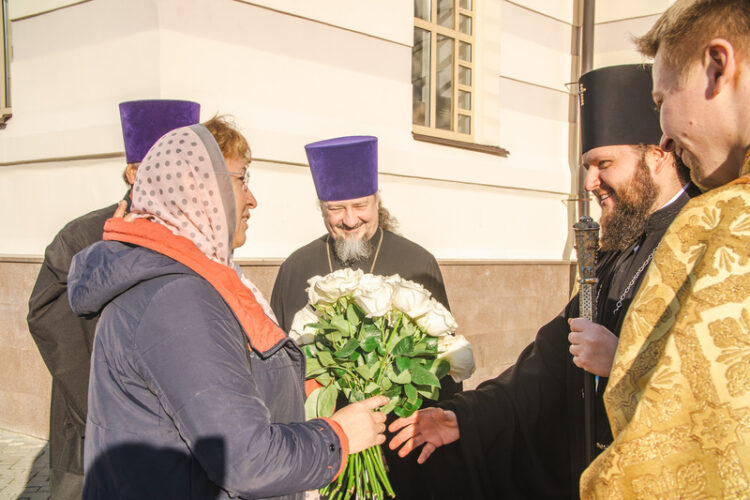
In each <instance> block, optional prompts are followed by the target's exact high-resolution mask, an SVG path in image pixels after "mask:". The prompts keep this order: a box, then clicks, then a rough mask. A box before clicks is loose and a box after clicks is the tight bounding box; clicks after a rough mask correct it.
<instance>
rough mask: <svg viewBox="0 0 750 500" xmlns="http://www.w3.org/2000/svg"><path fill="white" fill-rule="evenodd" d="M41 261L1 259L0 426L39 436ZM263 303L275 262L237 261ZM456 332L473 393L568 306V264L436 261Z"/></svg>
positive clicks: (42, 431) (44, 390)
mask: <svg viewBox="0 0 750 500" xmlns="http://www.w3.org/2000/svg"><path fill="white" fill-rule="evenodd" d="M40 264H41V259H25V258H0V345H2V349H1V350H0V428H4V429H9V430H13V431H16V432H22V433H24V434H28V435H31V436H37V437H40V438H46V437H47V434H48V430H49V394H50V387H51V378H50V375H49V372H48V371H47V368H46V366H45V365H44V362H43V361H42V359H41V357H40V355H39V351H38V350H37V348H36V344H34V341H33V340H32V338H31V335H30V334H29V330H28V327H27V325H26V314H27V313H28V298H29V295H30V294H31V290H32V288H33V286H34V282H35V281H36V277H37V274H38V273H39V267H40ZM241 264H242V268H243V270H244V271H245V273H246V274H247V276H248V277H249V278H250V279H251V280H253V281H254V282H255V284H256V285H257V286H258V287H259V288H260V289H261V291H262V292H263V293H264V294H266V296H267V297H269V298H270V295H271V290H272V288H273V282H274V280H275V279H276V273H277V272H278V266H279V264H280V261H278V260H268V261H248V262H242V263H241ZM440 267H441V269H442V271H443V275H444V278H445V284H446V288H447V291H448V300H449V301H450V305H451V310H452V311H453V314H454V315H455V317H456V320H457V321H458V324H459V333H460V334H462V335H465V336H466V337H467V338H468V339H469V340H470V341H471V343H472V344H473V346H474V356H475V359H476V362H477V371H476V373H475V374H474V375H473V376H472V377H471V378H470V379H469V380H467V381H466V382H464V388H466V389H472V388H474V387H476V385H477V384H478V383H479V382H481V381H483V380H486V379H488V378H491V377H494V376H496V375H498V374H499V373H501V372H502V371H503V370H504V369H506V368H507V367H508V366H510V365H512V364H513V362H514V361H515V359H516V357H517V356H518V354H519V353H520V352H521V350H522V349H523V348H524V347H525V346H526V345H528V344H529V343H530V342H531V341H532V340H533V339H534V336H535V335H536V331H537V329H538V328H539V327H540V326H541V325H543V324H544V323H546V322H547V321H549V320H550V319H552V318H553V317H554V316H555V314H557V313H558V312H559V311H560V310H561V309H562V308H563V307H564V306H565V304H566V303H567V301H568V295H569V290H570V289H571V286H570V285H571V282H572V272H574V269H573V266H572V265H571V264H570V263H568V262H513V261H509V262H504V261H481V262H480V261H447V260H446V261H441V262H440Z"/></svg>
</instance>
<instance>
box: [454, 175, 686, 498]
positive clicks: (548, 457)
mask: <svg viewBox="0 0 750 500" xmlns="http://www.w3.org/2000/svg"><path fill="white" fill-rule="evenodd" d="M698 194H700V192H699V191H698V189H697V188H695V187H694V186H692V185H691V186H690V188H689V189H688V191H687V192H683V193H682V194H681V195H680V196H679V197H678V198H677V199H676V200H675V201H674V202H672V203H671V204H669V205H668V206H666V207H664V208H662V209H660V210H658V211H656V212H654V213H653V214H652V215H651V216H650V217H649V219H648V221H647V223H646V230H645V232H644V233H643V234H642V235H641V236H640V237H639V238H638V239H637V240H636V242H635V243H633V245H631V246H630V247H629V248H627V249H625V250H623V251H620V252H605V253H602V254H600V256H599V264H598V266H597V277H598V279H599V287H598V288H599V290H598V294H597V313H598V314H597V323H599V324H601V325H604V326H606V327H607V328H608V329H609V330H610V331H612V332H613V333H615V335H618V334H619V331H620V328H621V326H622V322H623V320H624V319H625V313H626V311H627V308H628V305H629V304H630V301H631V300H632V297H633V296H634V295H635V293H636V291H637V289H638V285H639V283H640V281H641V279H642V278H643V276H644V275H645V268H646V266H644V264H646V262H647V261H648V260H650V258H651V256H652V255H653V252H654V250H655V249H656V247H657V245H658V244H659V241H660V240H661V238H662V236H663V235H664V232H665V231H666V229H667V227H668V226H669V224H670V223H671V222H672V220H673V219H674V218H675V216H676V215H677V214H678V213H679V211H680V209H681V208H682V207H683V206H684V205H685V203H687V201H688V199H689V198H690V197H691V196H697V195H698ZM642 267H643V271H642V272H641V273H640V274H639V275H638V271H639V269H641V268H642ZM636 275H638V276H637V278H636ZM634 278H636V279H635V280H634ZM631 281H633V284H632V285H631V286H630V288H629V289H628V285H629V284H630V282H631ZM626 290H627V293H626ZM618 301H621V302H622V303H621V305H620V307H619V308H618V307H617V303H618ZM577 317H580V314H579V306H578V295H576V296H574V297H573V299H572V300H571V301H570V302H569V303H568V305H567V306H566V307H565V309H564V310H563V311H562V312H561V313H560V314H559V315H558V316H557V317H555V318H554V319H553V320H552V321H550V322H549V323H547V324H546V325H544V326H543V327H542V328H540V329H539V332H538V333H537V336H536V339H535V340H534V342H533V343H531V344H530V345H529V346H528V347H526V349H524V350H523V352H522V353H521V355H520V356H519V357H518V360H517V361H516V364H515V365H513V366H512V367H510V368H508V369H507V370H506V371H505V372H503V373H502V374H501V375H500V376H498V377H497V378H495V379H491V380H488V381H486V382H483V383H482V384H480V385H479V386H478V387H477V389H476V390H473V391H466V392H464V393H461V394H459V395H457V396H456V397H455V398H454V399H453V400H451V401H446V402H441V403H440V404H439V406H440V407H442V408H445V409H450V410H453V411H454V412H455V413H456V415H457V417H458V423H459V429H460V433H461V438H460V439H459V441H458V442H459V444H460V446H461V451H462V454H463V459H464V463H465V465H466V473H467V474H468V475H469V480H468V481H467V485H466V491H465V494H464V496H463V497H462V498H476V499H480V498H529V499H531V498H534V499H536V498H578V496H579V492H578V481H579V478H580V476H581V473H582V472H583V470H584V469H585V468H586V466H587V465H588V464H586V463H585V459H584V427H583V421H584V420H583V399H582V397H583V370H581V369H580V368H578V367H576V366H575V365H574V364H573V357H572V355H571V354H570V352H569V347H570V344H569V342H568V334H569V333H570V328H569V326H568V322H567V320H568V318H577ZM606 384H607V379H606V378H599V383H598V389H597V400H596V415H595V422H596V430H597V433H596V442H597V447H598V448H599V451H601V449H603V448H602V447H604V446H608V445H609V444H610V443H611V442H612V434H611V431H610V428H609V422H608V420H607V416H606V413H605V410H604V405H603V402H602V399H601V396H602V394H603V393H604V389H605V387H606Z"/></svg>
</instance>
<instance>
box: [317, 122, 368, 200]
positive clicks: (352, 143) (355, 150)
mask: <svg viewBox="0 0 750 500" xmlns="http://www.w3.org/2000/svg"><path fill="white" fill-rule="evenodd" d="M305 151H306V152H307V159H308V161H309V162H310V172H312V176H313V181H314V182H315V190H316V191H317V192H318V199H320V200H322V201H340V200H352V199H354V198H363V197H365V196H370V195H371V194H375V193H376V192H377V190H378V139H377V137H372V136H370V135H357V136H350V137H337V138H336V139H328V140H325V141H320V142H313V143H312V144H308V145H307V146H305Z"/></svg>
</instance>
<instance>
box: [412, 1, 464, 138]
mask: <svg viewBox="0 0 750 500" xmlns="http://www.w3.org/2000/svg"><path fill="white" fill-rule="evenodd" d="M475 1H476V0H414V45H413V47H412V69H411V74H412V123H413V127H414V132H415V133H418V134H424V135H432V136H436V137H443V138H446V139H456V140H460V141H471V140H472V138H473V134H474V112H473V100H474V99H473V93H474V90H473V89H474V87H473V80H474V78H475V75H474V58H475V54H474V53H473V52H474V30H475V28H476V27H475V23H474V18H475V16H474V2H475Z"/></svg>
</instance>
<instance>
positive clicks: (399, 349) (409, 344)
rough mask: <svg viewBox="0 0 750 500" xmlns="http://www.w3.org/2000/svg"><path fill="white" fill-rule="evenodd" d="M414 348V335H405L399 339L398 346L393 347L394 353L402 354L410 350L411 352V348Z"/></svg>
mask: <svg viewBox="0 0 750 500" xmlns="http://www.w3.org/2000/svg"><path fill="white" fill-rule="evenodd" d="M413 348H414V339H413V338H412V337H404V338H403V339H401V340H400V341H399V343H398V344H396V347H394V348H393V354H395V355H397V356H398V355H400V354H406V353H408V352H411V350H412V349H413Z"/></svg>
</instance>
